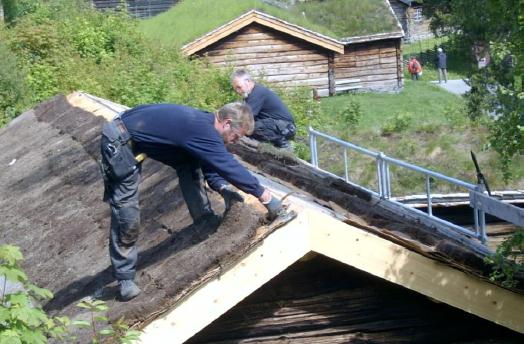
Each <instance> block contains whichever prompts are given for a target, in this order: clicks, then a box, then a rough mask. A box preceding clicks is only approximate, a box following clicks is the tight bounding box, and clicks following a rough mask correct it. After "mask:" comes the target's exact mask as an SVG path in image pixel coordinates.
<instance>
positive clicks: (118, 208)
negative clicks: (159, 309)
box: [101, 136, 213, 280]
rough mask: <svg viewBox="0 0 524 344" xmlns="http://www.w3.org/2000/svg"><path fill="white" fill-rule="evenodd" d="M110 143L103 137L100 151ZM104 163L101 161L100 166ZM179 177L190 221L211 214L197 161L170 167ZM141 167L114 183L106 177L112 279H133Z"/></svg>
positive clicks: (136, 250)
mask: <svg viewBox="0 0 524 344" xmlns="http://www.w3.org/2000/svg"><path fill="white" fill-rule="evenodd" d="M108 143H109V141H108V140H107V138H105V137H104V136H102V141H101V144H102V149H104V145H107V144H108ZM104 163H105V164H107V161H104V160H102V164H104ZM172 167H173V168H174V169H175V170H176V172H177V175H178V179H179V185H180V189H181V191H182V195H183V197H184V200H185V201H186V204H187V207H188V209H189V213H190V215H191V217H192V218H193V221H197V220H198V219H200V218H201V217H203V216H207V215H212V214H213V210H212V209H211V205H210V202H209V199H208V197H207V193H206V191H205V189H204V178H203V174H202V171H201V168H200V165H199V164H198V162H196V161H188V162H186V163H182V164H178V165H176V166H172ZM141 171H142V166H141V164H139V165H137V168H136V169H135V170H134V171H133V172H132V173H130V174H129V175H127V176H126V177H124V178H122V179H119V180H115V179H111V178H105V180H104V182H105V189H106V190H105V196H106V200H107V202H108V203H109V205H110V208H111V227H110V234H109V256H110V258H111V265H112V268H113V276H114V277H115V278H116V279H117V280H124V279H131V280H132V279H134V278H135V274H136V266H137V257H138V249H137V246H136V242H137V240H138V236H139V234H140V208H139V190H138V186H139V184H140V176H141Z"/></svg>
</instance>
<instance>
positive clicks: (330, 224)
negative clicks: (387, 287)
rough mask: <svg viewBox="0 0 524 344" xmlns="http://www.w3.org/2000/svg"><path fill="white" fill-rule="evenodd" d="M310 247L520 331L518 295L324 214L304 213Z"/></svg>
mask: <svg viewBox="0 0 524 344" xmlns="http://www.w3.org/2000/svg"><path fill="white" fill-rule="evenodd" d="M309 225H310V229H311V231H310V233H311V235H312V237H311V240H310V242H311V244H312V247H311V248H312V251H315V252H317V253H320V254H323V255H326V256H328V257H330V258H333V259H336V260H338V261H340V262H343V263H346V264H348V265H351V266H353V267H355V268H357V269H360V270H363V271H366V272H368V273H370V274H373V275H375V276H378V277H380V278H383V279H385V280H388V281H390V282H393V283H396V284H399V285H401V286H404V287H406V288H409V289H411V290H414V291H416V292H419V293H421V294H423V295H426V296H429V297H431V298H433V299H436V300H438V301H441V302H444V303H446V304H448V305H451V306H453V307H456V308H459V309H462V310H464V311H466V312H468V313H472V314H475V315H477V316H479V317H481V318H484V319H487V320H489V321H492V322H494V323H497V324H500V325H502V326H505V327H508V328H510V329H512V330H514V331H517V332H520V333H524V312H523V311H522V310H523V309H524V296H523V295H521V294H517V293H514V292H511V291H509V290H507V289H504V288H501V287H498V286H496V285H494V284H492V283H489V282H487V281H484V280H482V279H480V278H478V277H475V276H471V275H468V274H466V273H464V272H462V271H459V270H457V269H454V268H452V267H450V266H448V265H445V264H443V263H440V262H437V261H435V260H432V259H429V258H427V257H424V256H422V255H420V254H417V253H415V252H413V251H410V250H408V249H406V248H404V247H403V246H400V245H397V244H394V243H392V242H390V241H387V240H385V239H382V238H380V237H378V236H375V235H373V234H371V233H368V232H365V231H362V230H360V229H358V228H356V227H353V226H350V225H347V224H345V223H343V222H341V221H338V220H336V219H334V218H333V217H330V216H327V215H325V214H317V215H315V216H310V220H309Z"/></svg>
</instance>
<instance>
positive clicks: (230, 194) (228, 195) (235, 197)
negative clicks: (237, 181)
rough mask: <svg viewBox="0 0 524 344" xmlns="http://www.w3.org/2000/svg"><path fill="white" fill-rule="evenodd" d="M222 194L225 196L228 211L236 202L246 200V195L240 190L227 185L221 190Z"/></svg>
mask: <svg viewBox="0 0 524 344" xmlns="http://www.w3.org/2000/svg"><path fill="white" fill-rule="evenodd" d="M220 194H221V195H222V197H224V202H225V203H226V211H228V210H229V208H231V206H232V205H233V203H235V202H244V197H242V195H240V194H239V193H238V192H236V191H233V190H232V189H231V188H230V187H229V186H226V187H224V188H222V190H220Z"/></svg>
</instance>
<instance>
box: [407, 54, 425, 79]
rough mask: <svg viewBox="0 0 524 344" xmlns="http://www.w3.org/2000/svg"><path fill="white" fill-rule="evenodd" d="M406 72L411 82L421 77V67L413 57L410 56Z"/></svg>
mask: <svg viewBox="0 0 524 344" xmlns="http://www.w3.org/2000/svg"><path fill="white" fill-rule="evenodd" d="M408 71H409V74H411V79H412V80H418V79H419V78H420V77H421V76H422V65H421V64H420V62H418V60H417V58H416V57H415V56H411V58H410V59H409V62H408Z"/></svg>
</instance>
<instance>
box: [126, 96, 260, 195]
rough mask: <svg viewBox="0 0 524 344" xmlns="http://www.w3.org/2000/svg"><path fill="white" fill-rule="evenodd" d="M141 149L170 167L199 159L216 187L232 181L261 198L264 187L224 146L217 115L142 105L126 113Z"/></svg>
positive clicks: (135, 139) (213, 187)
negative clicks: (215, 123)
mask: <svg viewBox="0 0 524 344" xmlns="http://www.w3.org/2000/svg"><path fill="white" fill-rule="evenodd" d="M121 118H122V121H123V122H124V124H125V126H126V128H127V130H128V131H129V134H130V135H131V138H132V140H133V142H134V144H135V149H136V151H138V152H141V153H146V154H147V156H148V157H150V158H152V159H155V160H158V161H160V162H162V163H165V164H167V165H170V166H176V165H178V164H183V163H187V162H188V161H191V160H192V159H196V160H198V161H199V163H200V164H201V165H202V170H203V172H204V176H205V178H206V180H207V182H208V184H209V186H210V187H211V188H212V189H213V190H219V189H220V187H221V186H222V185H224V184H226V182H225V181H228V182H230V183H231V184H233V185H234V186H236V187H237V188H239V189H240V190H242V191H244V192H246V193H249V194H252V195H253V196H255V197H260V196H261V195H262V193H263V192H264V188H263V187H262V186H261V185H260V183H259V182H258V180H257V179H256V178H255V177H254V176H253V175H252V174H251V173H249V171H248V170H247V169H246V168H245V167H244V166H242V165H241V164H240V163H239V162H238V161H237V160H236V159H235V158H234V157H233V155H232V154H231V153H229V152H228V151H227V149H226V147H225V145H224V140H223V138H222V136H221V135H220V134H219V133H218V131H217V130H216V129H215V126H214V121H215V115H214V114H213V113H210V112H204V111H200V110H197V109H193V108H190V107H187V106H182V105H175V104H151V105H141V106H137V107H135V108H132V109H130V110H127V111H125V112H124V113H123V114H122V116H121Z"/></svg>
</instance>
